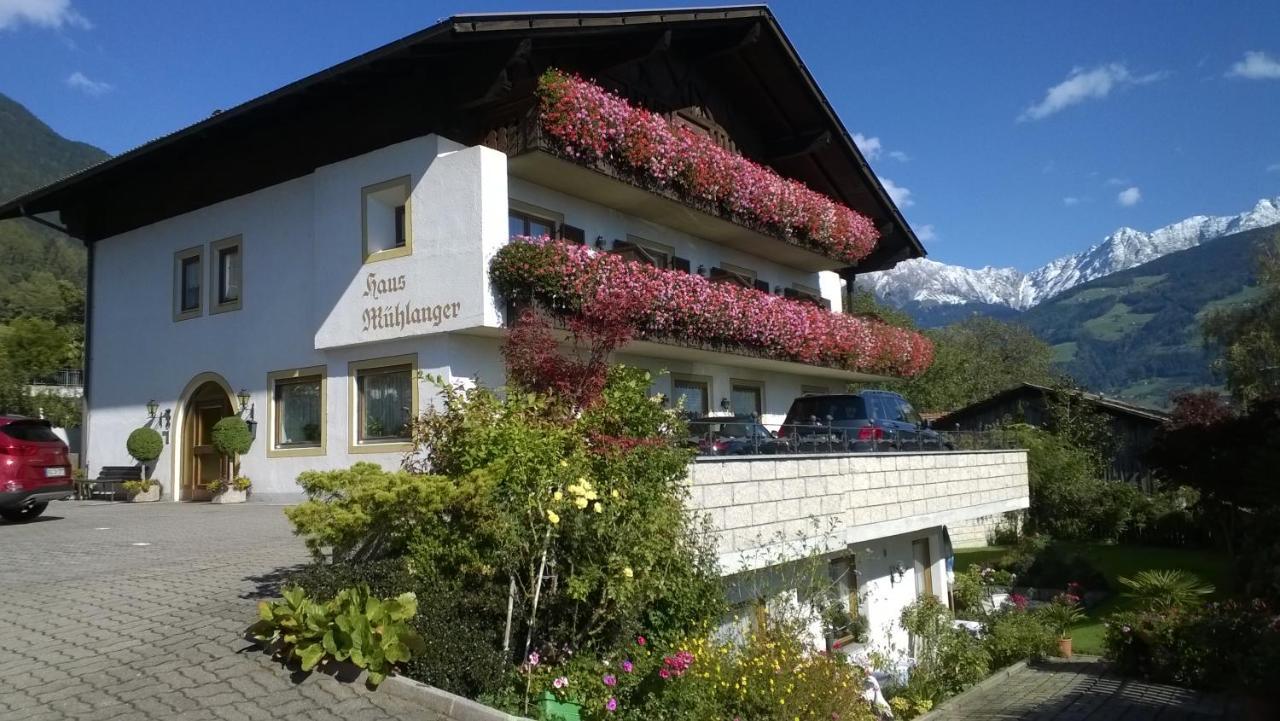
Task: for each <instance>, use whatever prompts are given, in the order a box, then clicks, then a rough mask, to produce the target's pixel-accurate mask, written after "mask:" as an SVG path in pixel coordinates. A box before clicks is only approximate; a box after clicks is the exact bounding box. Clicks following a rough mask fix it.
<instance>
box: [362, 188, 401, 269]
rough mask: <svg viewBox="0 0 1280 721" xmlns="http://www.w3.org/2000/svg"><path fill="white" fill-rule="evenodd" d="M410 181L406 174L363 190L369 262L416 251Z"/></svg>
mask: <svg viewBox="0 0 1280 721" xmlns="http://www.w3.org/2000/svg"><path fill="white" fill-rule="evenodd" d="M410 182H411V181H410V178H409V176H407V175H406V176H404V177H403V178H396V179H395V180H388V181H386V182H382V183H378V184H376V185H370V186H367V187H365V188H363V189H361V191H360V196H361V205H362V208H361V218H362V223H363V226H364V261H365V262H366V263H370V262H373V261H375V260H386V259H387V258H398V257H401V256H405V255H409V254H410V253H412V252H413V224H412V219H413V214H412V210H411V206H410V202H409V201H410V192H411V187H410Z"/></svg>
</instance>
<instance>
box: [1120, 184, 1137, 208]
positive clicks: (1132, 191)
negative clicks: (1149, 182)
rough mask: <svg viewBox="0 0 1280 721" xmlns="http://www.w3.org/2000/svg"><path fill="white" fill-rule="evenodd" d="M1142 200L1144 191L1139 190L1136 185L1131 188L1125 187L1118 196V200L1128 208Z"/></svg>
mask: <svg viewBox="0 0 1280 721" xmlns="http://www.w3.org/2000/svg"><path fill="white" fill-rule="evenodd" d="M1141 200H1142V191H1141V190H1139V189H1138V186H1136V185H1134V186H1132V187H1129V188H1125V189H1124V190H1122V191H1120V194H1119V195H1117V196H1116V202H1117V203H1119V204H1121V205H1123V206H1124V207H1126V208H1128V207H1131V206H1134V205H1137V204H1138V203H1139V201H1141Z"/></svg>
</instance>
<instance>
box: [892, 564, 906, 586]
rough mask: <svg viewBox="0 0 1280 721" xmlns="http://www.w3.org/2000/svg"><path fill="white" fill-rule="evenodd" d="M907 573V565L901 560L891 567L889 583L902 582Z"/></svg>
mask: <svg viewBox="0 0 1280 721" xmlns="http://www.w3.org/2000/svg"><path fill="white" fill-rule="evenodd" d="M906 575H907V567H906V566H904V565H902V562H901V561H898V562H897V563H895V564H893V565H892V566H890V567H889V583H902V579H903V578H905V577H906Z"/></svg>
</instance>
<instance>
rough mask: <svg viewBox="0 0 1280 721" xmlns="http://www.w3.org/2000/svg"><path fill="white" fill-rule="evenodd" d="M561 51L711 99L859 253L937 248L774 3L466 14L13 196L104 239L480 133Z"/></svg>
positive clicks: (607, 73) (701, 102)
mask: <svg viewBox="0 0 1280 721" xmlns="http://www.w3.org/2000/svg"><path fill="white" fill-rule="evenodd" d="M553 66H554V67H560V68H563V69H566V70H570V71H574V72H579V73H581V74H583V75H584V76H589V77H593V78H595V79H596V80H597V81H598V82H600V83H602V84H604V85H605V86H607V87H609V88H611V89H614V90H616V91H617V92H620V93H623V94H624V95H626V96H628V97H630V98H632V99H633V100H634V101H636V102H641V103H643V104H645V105H646V106H647V107H650V108H651V109H653V110H655V111H659V112H669V111H673V110H677V109H680V108H684V107H688V106H690V105H697V106H700V107H703V108H706V109H707V110H708V111H710V112H711V113H712V114H713V115H714V119H715V122H716V123H718V124H719V125H720V126H722V127H723V128H724V129H725V130H726V131H727V132H728V134H729V136H730V137H731V138H732V140H733V142H734V144H735V145H736V147H737V148H738V150H739V152H742V153H744V154H745V155H747V156H748V157H751V158H753V159H755V160H757V161H758V162H762V163H765V164H768V165H770V166H772V167H773V168H775V169H776V170H777V171H778V172H779V173H781V174H783V175H786V176H789V177H793V178H797V179H799V180H802V181H804V182H805V183H807V184H809V185H810V186H811V187H813V188H815V189H817V190H820V191H822V192H824V193H827V194H829V195H831V196H832V197H834V198H836V199H838V200H840V201H842V202H844V203H845V204H847V205H849V206H850V207H852V208H854V209H855V210H857V211H859V212H862V213H864V214H866V215H867V216H869V217H871V218H872V219H873V220H874V221H875V222H876V224H877V226H878V227H880V229H881V232H882V235H883V239H882V242H881V244H880V246H879V247H878V248H877V250H876V251H875V253H874V254H873V255H872V256H871V257H870V258H868V259H866V260H864V261H863V262H862V263H861V264H859V266H858V267H857V268H856V269H855V270H856V271H857V272H867V271H870V270H876V269H880V268H887V267H891V266H892V265H893V264H894V263H896V262H898V261H899V260H903V259H906V258H913V257H921V256H923V255H924V254H925V250H924V247H923V246H922V245H921V244H920V241H919V240H918V239H917V238H916V236H915V234H914V233H913V232H912V230H911V229H910V227H909V226H908V225H907V224H906V221H905V220H904V219H903V217H902V215H901V213H900V212H899V211H898V209H897V207H896V206H895V205H894V204H893V202H892V200H890V198H889V196H888V194H887V193H886V192H885V189H884V187H883V186H882V185H881V184H880V182H879V181H878V180H877V179H876V177H875V175H874V174H873V173H872V172H871V170H870V169H869V168H868V166H867V163H866V160H865V159H864V158H863V156H862V154H861V153H860V152H859V151H858V149H857V147H856V146H855V145H854V143H853V140H852V137H851V136H850V135H849V133H848V131H847V130H846V129H845V127H844V126H843V124H842V123H841V122H840V119H839V118H838V117H837V116H836V114H835V111H834V110H833V109H832V108H831V105H830V103H828V101H827V99H826V98H825V97H824V96H823V94H822V92H821V90H820V89H819V88H818V86H817V83H816V82H815V81H814V79H813V77H812V75H811V74H810V73H809V71H808V69H807V68H806V67H805V66H804V63H803V62H802V61H801V60H800V58H799V56H798V55H797V54H796V51H795V48H794V47H793V46H792V45H791V43H790V41H789V40H788V39H787V38H786V36H785V35H784V34H783V32H782V29H781V27H779V25H778V22H777V20H776V19H775V18H774V16H773V14H772V13H771V12H770V11H769V10H768V8H766V7H764V6H736V7H722V8H693V9H678V10H638V11H620V12H613V11H610V12H567V13H552V12H538V13H501V14H481V15H456V16H454V17H451V18H448V19H446V20H444V21H442V22H440V23H437V24H436V25H433V26H431V27H429V28H426V29H424V30H421V31H419V32H417V33H414V34H413V35H410V36H408V37H405V38H403V39H401V40H398V41H396V42H393V43H390V44H388V45H385V46H383V47H381V48H378V49H376V50H373V51H370V52H368V53H365V54H363V55H360V56H358V57H356V58H353V59H351V60H348V61H346V62H344V63H341V64H339V65H335V66H333V67H331V68H329V69H327V70H323V71H321V72H319V73H316V74H314V75H311V76H309V77H307V78H304V79H302V80H299V81H297V82H294V83H291V84H289V85H286V86H284V87H282V88H280V89H278V90H275V91H273V92H271V93H268V94H266V95H263V96H262V97H259V98H256V99H254V100H250V101H248V102H246V103H244V104H242V105H239V106H236V107H234V108H231V109H229V110H226V111H224V112H221V113H218V114H215V115H213V116H211V117H209V118H207V119H205V120H203V121H201V122H199V123H196V124H194V125H192V126H189V127H187V128H184V129H182V130H178V131H176V132H174V133H172V134H170V135H166V136H164V137H161V138H158V139H156V140H154V141H152V142H150V143H147V144H145V145H142V146H140V147H138V148H135V149H133V150H130V151H128V152H125V153H122V154H121V155H119V156H116V157H114V158H111V159H109V160H106V161H104V162H102V163H100V164H98V165H95V166H93V167H91V168H88V169H86V170H84V171H81V172H79V173H76V174H74V175H72V176H69V177H67V178H64V179H62V180H60V181H57V182H55V183H52V184H50V185H48V186H46V187H44V188H41V189H39V190H35V191H32V192H30V193H28V194H26V195H24V196H22V197H19V198H17V199H15V200H12V201H9V202H8V203H5V204H4V205H0V219H5V218H14V217H21V216H32V215H37V214H45V213H52V212H60V213H61V218H62V222H63V224H64V225H66V227H67V228H68V230H69V231H70V232H71V233H72V234H74V235H76V236H77V237H80V238H82V239H84V240H85V241H87V242H91V241H96V240H100V239H102V238H107V237H110V236H112V235H116V234H118V233H122V232H125V231H128V230H131V229H133V228H137V227H141V226H143V225H147V224H150V223H154V222H156V221H159V220H161V219H164V218H168V217H172V216H174V215H178V214H181V213H185V212H189V211H192V210H195V209H197V208H200V207H204V206H207V205H211V204H213V203H216V202H219V201H222V200H226V199H229V198H233V197H236V196H239V195H243V194H245V193H249V192H252V191H254V190H259V189H261V188H265V187H268V186H271V185H275V184H277V183H280V182H283V181H286V180H289V179H292V178H296V177H300V176H303V175H306V174H308V173H310V172H312V171H313V170H314V169H315V168H316V167H319V166H322V165H326V164H329V163H334V162H337V161H339V160H343V159H345V158H349V157H353V156H356V155H360V154H362V153H366V152H369V151H371V150H374V149H376V148H380V147H384V146H386V145H389V144H392V143H396V142H400V141H403V140H407V139H409V138H413V137H418V136H421V135H425V134H428V133H433V132H434V133H439V134H442V135H445V136H447V137H450V138H453V139H455V140H458V141H460V142H464V143H469V144H475V143H478V142H479V141H480V140H481V139H482V138H483V136H484V133H485V132H486V130H487V129H488V127H491V125H490V124H491V123H493V122H495V121H496V120H497V119H499V118H500V117H502V116H503V115H504V114H506V115H509V114H510V113H512V112H514V111H517V110H519V109H520V108H521V107H524V106H527V105H528V104H529V103H530V102H531V101H532V90H533V87H534V85H535V83H536V79H537V76H538V74H540V73H541V72H542V70H544V69H545V68H547V67H553Z"/></svg>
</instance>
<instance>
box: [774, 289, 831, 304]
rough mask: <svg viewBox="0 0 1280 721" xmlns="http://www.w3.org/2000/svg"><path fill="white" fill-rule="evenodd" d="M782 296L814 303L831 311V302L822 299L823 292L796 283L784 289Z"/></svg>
mask: <svg viewBox="0 0 1280 721" xmlns="http://www.w3.org/2000/svg"><path fill="white" fill-rule="evenodd" d="M782 295H783V297H785V298H790V299H791V300H799V301H803V302H805V303H812V304H814V305H817V306H821V307H823V308H826V309H827V310H831V301H830V300H828V299H826V298H824V297H822V291H820V290H818V289H817V288H814V287H812V286H808V285H802V284H800V283H795V284H793V285H792V286H791V287H790V288H785V289H783V291H782Z"/></svg>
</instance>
